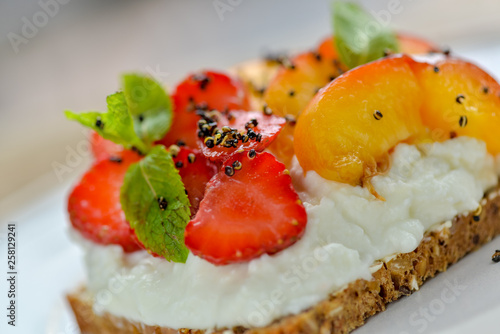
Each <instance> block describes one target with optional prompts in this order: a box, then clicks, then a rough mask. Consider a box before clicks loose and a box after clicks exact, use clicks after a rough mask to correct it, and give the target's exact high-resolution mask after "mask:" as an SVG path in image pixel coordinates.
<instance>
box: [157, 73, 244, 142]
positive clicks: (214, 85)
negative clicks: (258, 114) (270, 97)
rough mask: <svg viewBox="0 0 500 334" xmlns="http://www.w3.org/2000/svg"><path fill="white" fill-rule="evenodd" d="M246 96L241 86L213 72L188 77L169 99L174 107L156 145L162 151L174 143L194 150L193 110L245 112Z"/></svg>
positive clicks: (237, 82)
mask: <svg viewBox="0 0 500 334" xmlns="http://www.w3.org/2000/svg"><path fill="white" fill-rule="evenodd" d="M248 95H249V94H248V92H247V90H246V88H245V86H244V84H243V83H242V82H240V81H239V80H236V79H233V78H231V77H229V76H227V75H226V74H224V73H220V72H214V71H201V72H199V73H195V74H191V75H189V76H188V77H187V78H186V79H184V81H182V82H181V83H180V84H179V85H178V86H177V88H176V90H175V92H174V94H173V96H172V99H173V102H174V106H175V110H174V111H175V112H174V120H173V123H172V126H171V128H170V131H169V132H168V133H167V135H166V136H165V138H163V139H162V140H161V141H160V143H162V144H164V145H165V146H166V147H168V146H170V145H172V144H176V143H177V142H178V141H182V142H184V143H186V145H188V146H189V147H196V133H197V129H198V126H197V123H198V120H199V119H200V118H199V117H198V115H196V110H197V109H201V110H212V109H215V110H219V111H223V110H232V109H243V110H248V109H249V99H248Z"/></svg>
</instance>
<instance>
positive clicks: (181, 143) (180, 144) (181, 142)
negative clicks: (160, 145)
mask: <svg viewBox="0 0 500 334" xmlns="http://www.w3.org/2000/svg"><path fill="white" fill-rule="evenodd" d="M177 146H186V142H185V141H184V140H182V139H179V140H178V141H177Z"/></svg>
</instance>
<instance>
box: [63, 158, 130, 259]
mask: <svg viewBox="0 0 500 334" xmlns="http://www.w3.org/2000/svg"><path fill="white" fill-rule="evenodd" d="M139 160H140V156H139V155H138V154H136V153H135V152H131V151H123V152H122V154H121V157H120V158H119V159H112V160H109V159H106V160H101V161H98V162H97V163H96V164H95V165H93V166H92V167H91V168H90V170H89V171H87V173H86V174H85V175H84V176H83V178H82V179H81V181H80V183H79V184H78V185H77V186H76V187H75V188H74V189H73V191H72V192H71V194H70V196H69V199H68V212H69V218H70V220H71V224H72V225H73V227H74V228H76V229H77V230H78V231H80V233H81V234H82V235H83V236H84V237H85V238H87V239H90V240H92V241H94V242H96V243H99V244H104V245H109V244H117V245H120V246H122V247H123V249H124V250H125V251H126V252H133V251H135V250H138V249H140V246H139V245H138V244H137V242H136V238H135V235H134V231H133V230H132V229H131V228H130V225H129V223H128V222H127V221H126V220H125V214H124V213H123V211H122V208H121V205H120V188H121V186H122V183H123V178H124V176H125V173H126V172H127V169H128V167H129V166H130V165H131V164H132V163H134V162H137V161H139Z"/></svg>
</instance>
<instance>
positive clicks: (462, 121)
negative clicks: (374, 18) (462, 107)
mask: <svg viewBox="0 0 500 334" xmlns="http://www.w3.org/2000/svg"><path fill="white" fill-rule="evenodd" d="M458 125H460V127H461V128H465V127H466V126H467V116H465V115H462V116H460V119H459V120H458Z"/></svg>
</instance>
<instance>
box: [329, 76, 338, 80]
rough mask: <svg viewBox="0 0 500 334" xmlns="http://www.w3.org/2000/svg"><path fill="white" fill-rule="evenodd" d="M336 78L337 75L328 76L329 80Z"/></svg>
mask: <svg viewBox="0 0 500 334" xmlns="http://www.w3.org/2000/svg"><path fill="white" fill-rule="evenodd" d="M335 78H336V76H335V75H330V76H329V77H328V81H333V80H335Z"/></svg>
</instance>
